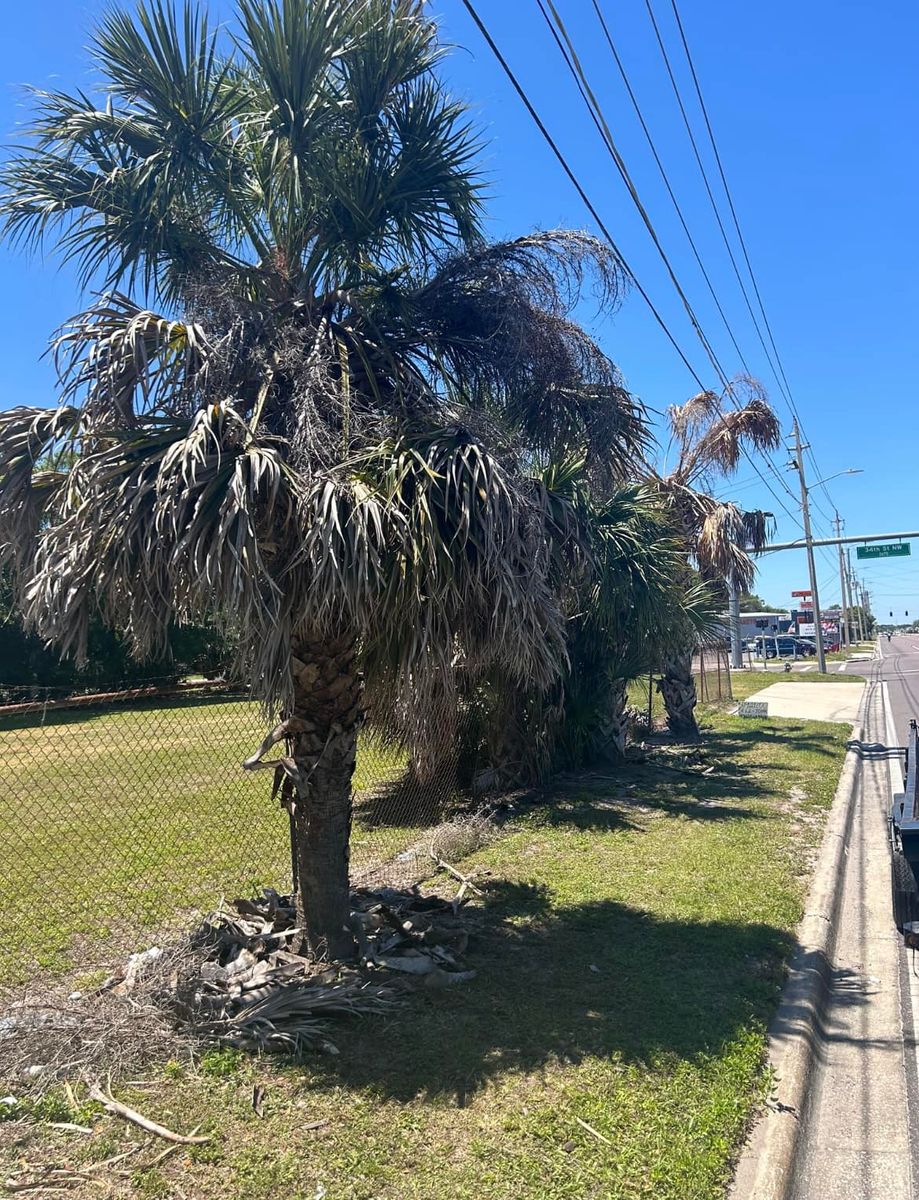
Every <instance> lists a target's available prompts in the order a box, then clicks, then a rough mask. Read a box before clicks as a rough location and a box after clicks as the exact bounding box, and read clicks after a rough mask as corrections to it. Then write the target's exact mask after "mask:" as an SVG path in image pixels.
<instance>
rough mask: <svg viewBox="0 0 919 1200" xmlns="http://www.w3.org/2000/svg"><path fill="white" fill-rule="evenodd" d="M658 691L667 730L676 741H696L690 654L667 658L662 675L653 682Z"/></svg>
mask: <svg viewBox="0 0 919 1200" xmlns="http://www.w3.org/2000/svg"><path fill="white" fill-rule="evenodd" d="M657 687H658V691H659V692H660V694H661V696H662V697H663V701H664V706H665V708H666V709H667V728H668V729H669V730H670V732H671V733H672V734H673V736H674V737H678V738H687V739H692V738H697V737H698V736H699V726H698V725H697V724H696V714H695V708H696V684H695V680H694V679H693V677H692V650H689V651H684V652H682V653H680V654H672V655H670V656H669V657H668V658H667V659H666V660H665V662H664V673H663V676H662V678H661V679H659V680H658V681H657Z"/></svg>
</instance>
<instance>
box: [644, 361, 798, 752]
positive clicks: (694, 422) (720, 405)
mask: <svg viewBox="0 0 919 1200" xmlns="http://www.w3.org/2000/svg"><path fill="white" fill-rule="evenodd" d="M739 386H740V387H742V388H743V389H744V391H745V393H746V395H745V398H744V402H743V403H742V404H738V405H737V407H732V406H729V405H730V404H731V402H736V396H735V392H736V391H737V390H738V384H734V385H732V386H731V388H729V389H728V391H727V392H725V393H723V394H721V395H718V394H717V393H715V392H701V393H700V394H699V395H697V396H693V397H692V398H691V399H690V400H687V401H686V403H685V404H682V405H673V406H672V407H671V408H670V409H669V410H668V418H669V423H670V430H671V444H672V447H673V448H674V449H675V451H676V461H675V463H674V465H673V467H672V468H671V469H670V470H669V471H666V472H658V471H655V470H653V469H649V471H648V480H649V485H650V486H651V487H652V488H653V489H654V490H655V491H656V493H657V495H658V496H659V497H660V499H661V502H662V503H663V504H664V506H665V507H666V508H667V509H668V510H669V512H670V513H671V514H672V517H673V519H674V522H675V524H676V526H677V528H678V529H679V530H680V531H681V532H682V537H683V543H684V547H685V551H686V555H687V558H688V560H690V561H691V562H693V563H695V565H696V567H697V569H698V571H699V574H700V575H701V577H702V579H703V580H705V581H707V582H709V583H713V584H715V585H719V586H721V587H722V588H723V586H724V585H725V583H727V582H729V581H732V580H733V581H734V582H736V584H737V586H738V587H741V588H749V587H750V585H751V584H752V582H753V578H754V575H755V571H756V568H755V565H754V563H753V560H752V558H751V557H750V554H749V553H748V551H753V552H755V551H757V550H761V549H762V548H763V546H764V545H765V544H766V540H767V538H768V535H769V531H770V517H769V514H767V513H764V512H761V511H758V510H753V511H744V510H743V509H741V508H740V507H738V506H737V505H736V504H733V503H731V502H730V501H724V500H718V499H716V498H715V497H714V496H713V495H712V491H713V489H714V486H715V483H716V481H717V480H718V479H722V478H723V477H724V476H726V475H732V474H733V473H734V472H735V471H736V470H737V467H738V465H739V463H740V459H741V456H742V455H743V453H744V452H745V451H746V450H747V449H751V450H755V451H769V450H775V449H776V448H777V447H778V445H779V443H780V440H781V426H780V424H779V421H778V418H777V417H776V415H775V413H774V412H773V411H772V408H771V407H770V405H769V404H768V402H767V400H766V397H765V394H764V393H763V392H762V389H761V388H760V387H759V385H758V384H756V383H755V382H754V381H753V380H749V379H744V380H741V381H739ZM689 571H690V568H689V563H687V566H686V578H687V580H688V579H689V578H690V575H689ZM692 654H693V644H692V642H691V641H687V642H684V643H683V644H682V645H681V646H678V647H677V648H676V649H675V650H671V652H670V653H665V654H664V656H663V664H662V665H663V672H662V677H661V679H660V681H659V687H660V690H661V694H662V696H663V700H664V704H665V706H666V709H667V722H668V725H669V728H670V731H671V732H672V733H673V734H675V735H676V736H678V737H690V738H692V737H698V734H699V729H698V725H697V724H696V718H695V706H696V688H695V683H694V681H693V677H692Z"/></svg>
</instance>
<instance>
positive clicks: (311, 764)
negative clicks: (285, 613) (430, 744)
mask: <svg viewBox="0 0 919 1200" xmlns="http://www.w3.org/2000/svg"><path fill="white" fill-rule="evenodd" d="M292 651H293V654H292V663H293V673H294V703H293V711H292V713H291V717H292V718H294V719H293V720H292V721H291V722H290V725H291V728H292V730H293V732H291V735H290V745H291V756H292V758H293V760H294V762H295V764H296V767H297V776H298V778H297V781H296V787H295V789H294V795H295V797H296V805H295V808H294V814H293V828H294V841H295V846H294V860H295V864H296V884H297V915H298V924H299V926H300V928H301V929H302V930H303V931H304V933H303V935H302V939H301V943H300V946H299V949H300V951H301V953H307V954H309V955H310V956H311V957H313V958H320V959H328V960H336V959H340V958H348V957H350V955H351V954H352V953H353V950H354V941H353V938H352V935H351V933H350V931H349V929H348V917H349V910H350V905H349V884H348V843H349V840H350V836H351V801H352V793H351V777H352V775H353V774H354V761H355V758H356V755H357V734H358V730H359V729H360V725H361V721H362V719H363V708H362V705H361V697H362V691H363V681H362V679H361V676H360V674H359V673H358V672H357V671H356V669H355V665H354V658H355V646H354V642H353V641H352V640H351V639H348V638H342V639H340V640H338V641H331V642H313V641H299V642H295V643H294V644H293V646H292Z"/></svg>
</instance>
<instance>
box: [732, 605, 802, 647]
mask: <svg viewBox="0 0 919 1200" xmlns="http://www.w3.org/2000/svg"><path fill="white" fill-rule="evenodd" d="M718 619H719V621H720V622H721V623H722V628H723V632H724V638H725V640H726V641H729V640H730V637H731V616H730V613H722V614H721V615H720V616H719V618H718ZM791 624H792V619H791V613H790V612H789V611H788V610H787V609H786V611H785V612H742V613H741V614H740V640H741V642H750V641H752V640H753V638H755V637H759V636H760V634H763V633H765V634H767V635H768V634H772V633H788V631H789V629H790V628H791Z"/></svg>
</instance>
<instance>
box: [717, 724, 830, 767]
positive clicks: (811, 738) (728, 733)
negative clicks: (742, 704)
mask: <svg viewBox="0 0 919 1200" xmlns="http://www.w3.org/2000/svg"><path fill="white" fill-rule="evenodd" d="M704 744H705V748H706V749H707V750H708V751H709V752H710V753H711V754H714V755H724V756H725V757H727V756H729V755H732V754H736V753H737V750H738V749H742V748H743V747H745V746H753V745H763V744H769V745H773V746H790V747H793V748H794V749H795V750H798V751H807V752H808V753H811V754H820V755H823V756H824V757H826V756H832V755H835V754H838V753H839V742H838V741H837V740H836V738H834V737H833V736H832V735H831V734H827V733H816V732H814V730H813V722H812V721H808V722H805V723H803V724H796V725H791V724H782V725H778V724H774V723H770V722H757V723H756V724H755V725H754V726H752V727H751V728H750V729H733V730H721V731H719V732H718V733H716V734H715V733H707V734H706V735H705V742H704ZM774 766H775V769H784V770H790V769H792V768H791V767H782V764H780V763H777V764H774Z"/></svg>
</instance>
